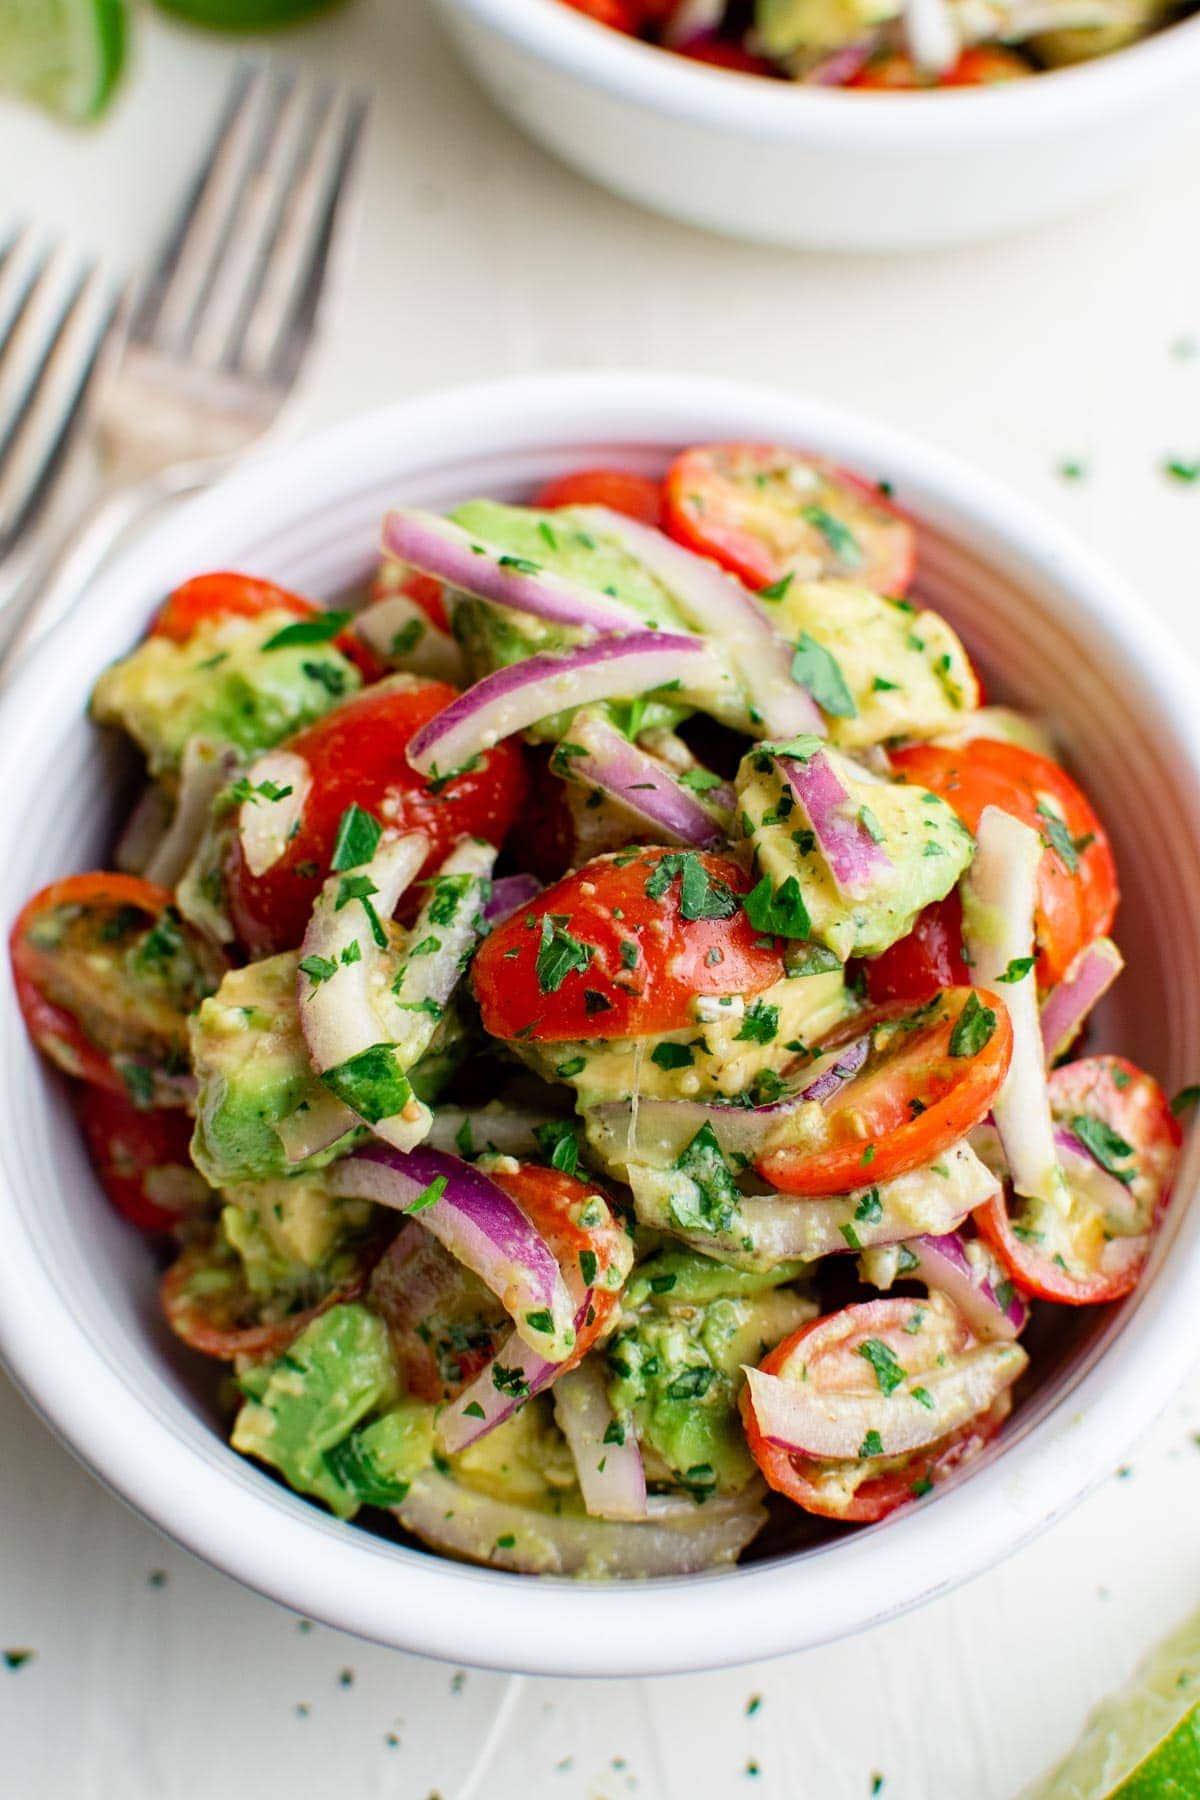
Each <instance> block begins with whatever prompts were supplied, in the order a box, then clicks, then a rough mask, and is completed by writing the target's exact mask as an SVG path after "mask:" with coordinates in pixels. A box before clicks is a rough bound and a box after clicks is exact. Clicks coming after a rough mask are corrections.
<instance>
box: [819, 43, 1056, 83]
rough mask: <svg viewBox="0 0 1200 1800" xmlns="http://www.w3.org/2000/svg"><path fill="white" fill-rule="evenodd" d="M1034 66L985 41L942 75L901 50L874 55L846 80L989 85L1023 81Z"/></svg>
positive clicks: (853, 81)
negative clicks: (857, 72)
mask: <svg viewBox="0 0 1200 1800" xmlns="http://www.w3.org/2000/svg"><path fill="white" fill-rule="evenodd" d="M1032 74H1033V69H1032V68H1031V67H1030V65H1029V64H1028V63H1027V62H1026V61H1025V60H1024V58H1023V57H1020V56H1018V55H1016V53H1015V52H1014V51H1012V50H1005V49H1003V48H1002V47H1001V46H1000V45H999V44H982V45H977V46H975V47H974V48H972V49H969V50H964V51H963V53H962V55H961V56H960V57H959V59H958V61H957V62H956V63H955V64H954V66H953V67H952V68H949V69H946V70H945V71H944V72H943V73H942V74H941V75H937V74H931V73H929V72H927V71H926V70H924V69H919V68H918V67H917V65H916V64H915V63H914V62H913V61H912V59H911V57H908V56H904V55H903V54H901V52H899V51H893V52H891V53H890V54H888V55H886V56H878V57H872V58H871V60H870V62H868V63H867V64H866V66H865V67H864V68H863V69H862V70H861V71H860V73H859V74H857V75H855V76H854V77H853V78H852V80H850V81H848V82H847V83H846V85H847V87H852V88H888V89H893V90H896V89H909V88H954V87H989V86H990V85H991V84H992V83H993V82H997V81H1020V80H1022V79H1024V77H1025V76H1027V75H1032Z"/></svg>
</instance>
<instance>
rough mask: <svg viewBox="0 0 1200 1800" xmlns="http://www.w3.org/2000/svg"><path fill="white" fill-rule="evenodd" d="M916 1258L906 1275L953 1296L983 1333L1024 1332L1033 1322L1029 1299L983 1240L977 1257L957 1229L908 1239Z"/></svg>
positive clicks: (977, 1332) (983, 1335)
mask: <svg viewBox="0 0 1200 1800" xmlns="http://www.w3.org/2000/svg"><path fill="white" fill-rule="evenodd" d="M901 1248H902V1250H907V1251H908V1252H909V1255H910V1256H914V1257H915V1258H916V1265H915V1267H911V1268H910V1267H908V1266H907V1265H906V1266H905V1268H904V1270H903V1273H904V1275H905V1276H908V1275H911V1276H912V1277H913V1279H914V1280H916V1281H923V1282H924V1283H925V1284H926V1286H927V1287H930V1288H935V1289H936V1290H937V1292H938V1293H940V1294H945V1296H946V1298H947V1299H948V1300H952V1301H953V1302H954V1304H955V1306H956V1307H957V1308H958V1310H959V1312H960V1313H961V1314H962V1316H963V1318H964V1319H965V1320H966V1321H967V1324H968V1325H969V1326H970V1327H971V1330H972V1331H973V1332H974V1333H975V1335H976V1337H979V1338H988V1339H992V1338H1015V1337H1019V1336H1020V1334H1021V1332H1022V1331H1024V1329H1025V1327H1026V1325H1027V1324H1028V1322H1029V1302H1028V1300H1027V1299H1026V1297H1025V1295H1024V1294H1021V1293H1019V1292H1018V1291H1017V1290H1016V1289H1015V1288H1014V1287H1013V1284H1012V1282H1011V1281H1008V1280H1006V1278H1005V1275H1004V1271H1003V1269H1002V1268H1001V1266H1000V1264H999V1262H998V1260H997V1259H996V1257H995V1256H994V1255H993V1254H992V1252H991V1251H990V1250H989V1249H988V1248H987V1246H986V1245H985V1244H984V1243H983V1242H982V1241H980V1240H978V1239H976V1240H973V1242H972V1245H971V1250H973V1251H974V1255H973V1256H972V1255H971V1254H970V1252H969V1251H968V1248H967V1242H966V1239H965V1238H963V1237H961V1236H960V1235H959V1234H958V1232H956V1231H949V1232H945V1233H943V1234H942V1235H941V1236H939V1237H929V1236H926V1237H915V1238H907V1239H906V1240H905V1242H904V1244H903V1245H902V1246H901Z"/></svg>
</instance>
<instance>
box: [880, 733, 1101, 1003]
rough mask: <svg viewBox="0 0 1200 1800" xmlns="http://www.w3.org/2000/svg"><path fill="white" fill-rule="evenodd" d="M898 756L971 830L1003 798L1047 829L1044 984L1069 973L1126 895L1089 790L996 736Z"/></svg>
mask: <svg viewBox="0 0 1200 1800" xmlns="http://www.w3.org/2000/svg"><path fill="white" fill-rule="evenodd" d="M891 762H892V767H893V769H894V770H895V772H896V774H897V775H898V776H899V778H900V779H901V780H902V781H907V782H909V783H910V784H911V785H912V786H914V787H921V788H927V789H929V791H930V792H931V793H934V794H938V795H939V796H940V797H941V798H942V799H943V800H945V801H946V803H947V805H949V806H952V807H953V808H954V810H955V812H956V813H957V814H958V816H959V818H960V819H961V820H962V822H963V824H964V825H966V826H967V827H968V829H969V830H971V831H974V830H975V829H976V827H977V826H978V824H979V818H980V814H981V813H982V812H983V809H984V807H985V806H999V807H1002V808H1003V810H1004V811H1005V812H1009V813H1012V814H1013V816H1014V817H1015V818H1018V819H1020V820H1022V821H1023V823H1024V824H1026V825H1030V826H1032V827H1033V829H1034V830H1035V831H1037V832H1040V833H1041V835H1042V837H1043V839H1044V840H1045V842H1046V849H1045V851H1044V852H1043V855H1042V862H1041V868H1040V870H1039V871H1038V905H1037V941H1038V949H1039V956H1038V970H1037V974H1038V985H1039V986H1040V987H1042V988H1048V987H1052V986H1053V985H1054V983H1055V982H1056V981H1061V979H1062V977H1063V976H1064V975H1065V973H1066V971H1067V969H1068V967H1069V966H1070V964H1071V962H1072V961H1073V959H1074V958H1075V957H1076V956H1077V955H1078V953H1079V951H1080V950H1082V949H1083V948H1084V946H1085V945H1086V944H1090V943H1091V941H1092V939H1093V938H1097V937H1102V936H1103V935H1104V934H1105V933H1106V932H1107V930H1108V928H1109V926H1110V925H1111V924H1112V922H1113V916H1114V914H1115V913H1116V910H1117V900H1118V898H1119V890H1118V887H1117V871H1116V865H1115V863H1114V862H1113V855H1112V850H1111V849H1110V848H1109V842H1108V837H1107V835H1106V833H1105V830H1104V827H1103V825H1102V824H1101V823H1100V821H1099V819H1098V818H1097V817H1096V814H1095V813H1094V812H1093V810H1092V807H1091V803H1090V802H1089V801H1088V799H1087V797H1086V795H1085V794H1084V793H1083V792H1082V790H1081V789H1080V788H1079V787H1077V786H1076V784H1075V782H1074V781H1072V779H1071V777H1070V776H1069V775H1068V774H1067V772H1066V770H1065V769H1061V768H1060V767H1059V766H1058V764H1057V763H1054V762H1051V761H1050V760H1049V758H1048V757H1045V756H1038V755H1036V754H1035V752H1034V751H1032V750H1024V749H1022V748H1021V747H1020V746H1019V745H1017V744H1003V743H1000V742H998V741H994V740H992V739H990V738H973V739H972V740H971V741H970V742H969V743H967V744H964V745H962V747H961V748H960V749H957V750H948V749H943V748H942V747H941V746H939V745H937V744H914V745H913V746H912V747H911V748H910V749H907V750H896V751H893V753H892V758H891ZM1056 846H1057V847H1056Z"/></svg>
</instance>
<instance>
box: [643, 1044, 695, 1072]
mask: <svg viewBox="0 0 1200 1800" xmlns="http://www.w3.org/2000/svg"><path fill="white" fill-rule="evenodd" d="M695 1060H696V1058H695V1055H694V1054H693V1051H692V1046H691V1045H690V1044H671V1043H666V1044H655V1046H654V1048H653V1050H652V1051H651V1052H650V1061H651V1062H652V1063H654V1065H655V1066H656V1068H659V1069H690V1068H691V1067H692V1065H693V1064H694V1062H695Z"/></svg>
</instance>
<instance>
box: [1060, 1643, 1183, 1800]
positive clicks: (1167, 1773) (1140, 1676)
mask: <svg viewBox="0 0 1200 1800" xmlns="http://www.w3.org/2000/svg"><path fill="white" fill-rule="evenodd" d="M1117 1795H1120V1797H1121V1800H1195V1797H1196V1796H1197V1795H1200V1613H1197V1614H1196V1615H1195V1616H1194V1617H1193V1618H1191V1619H1189V1620H1188V1622H1187V1624H1186V1625H1182V1626H1181V1627H1180V1628H1179V1630H1178V1631H1176V1632H1175V1633H1173V1635H1172V1636H1171V1637H1169V1638H1167V1640H1166V1642H1165V1643H1162V1644H1160V1645H1159V1646H1158V1649H1157V1650H1155V1651H1153V1652H1152V1654H1151V1655H1150V1657H1149V1658H1148V1659H1147V1661H1146V1662H1144V1663H1143V1664H1142V1666H1141V1668H1140V1669H1138V1671H1137V1673H1136V1674H1135V1675H1134V1677H1133V1680H1132V1681H1131V1682H1130V1683H1129V1684H1128V1686H1127V1687H1124V1688H1122V1689H1121V1691H1120V1692H1119V1693H1117V1694H1110V1695H1109V1697H1108V1699H1107V1700H1103V1701H1101V1703H1100V1705H1099V1706H1098V1707H1097V1708H1096V1710H1095V1712H1094V1713H1093V1714H1092V1716H1091V1718H1090V1719H1089V1720H1088V1723H1087V1729H1086V1730H1085V1731H1084V1734H1083V1736H1082V1737H1081V1738H1080V1740H1079V1742H1078V1744H1076V1746H1075V1748H1074V1749H1073V1750H1072V1751H1071V1754H1070V1755H1069V1756H1068V1757H1067V1759H1066V1761H1065V1762H1061V1763H1060V1764H1059V1765H1058V1767H1057V1768H1056V1769H1052V1770H1051V1772H1050V1774H1049V1775H1047V1776H1046V1777H1045V1778H1044V1780H1042V1781H1040V1782H1037V1783H1035V1785H1034V1786H1033V1787H1032V1788H1030V1789H1028V1790H1027V1792H1026V1794H1025V1796H1024V1800H1115V1796H1117Z"/></svg>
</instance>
